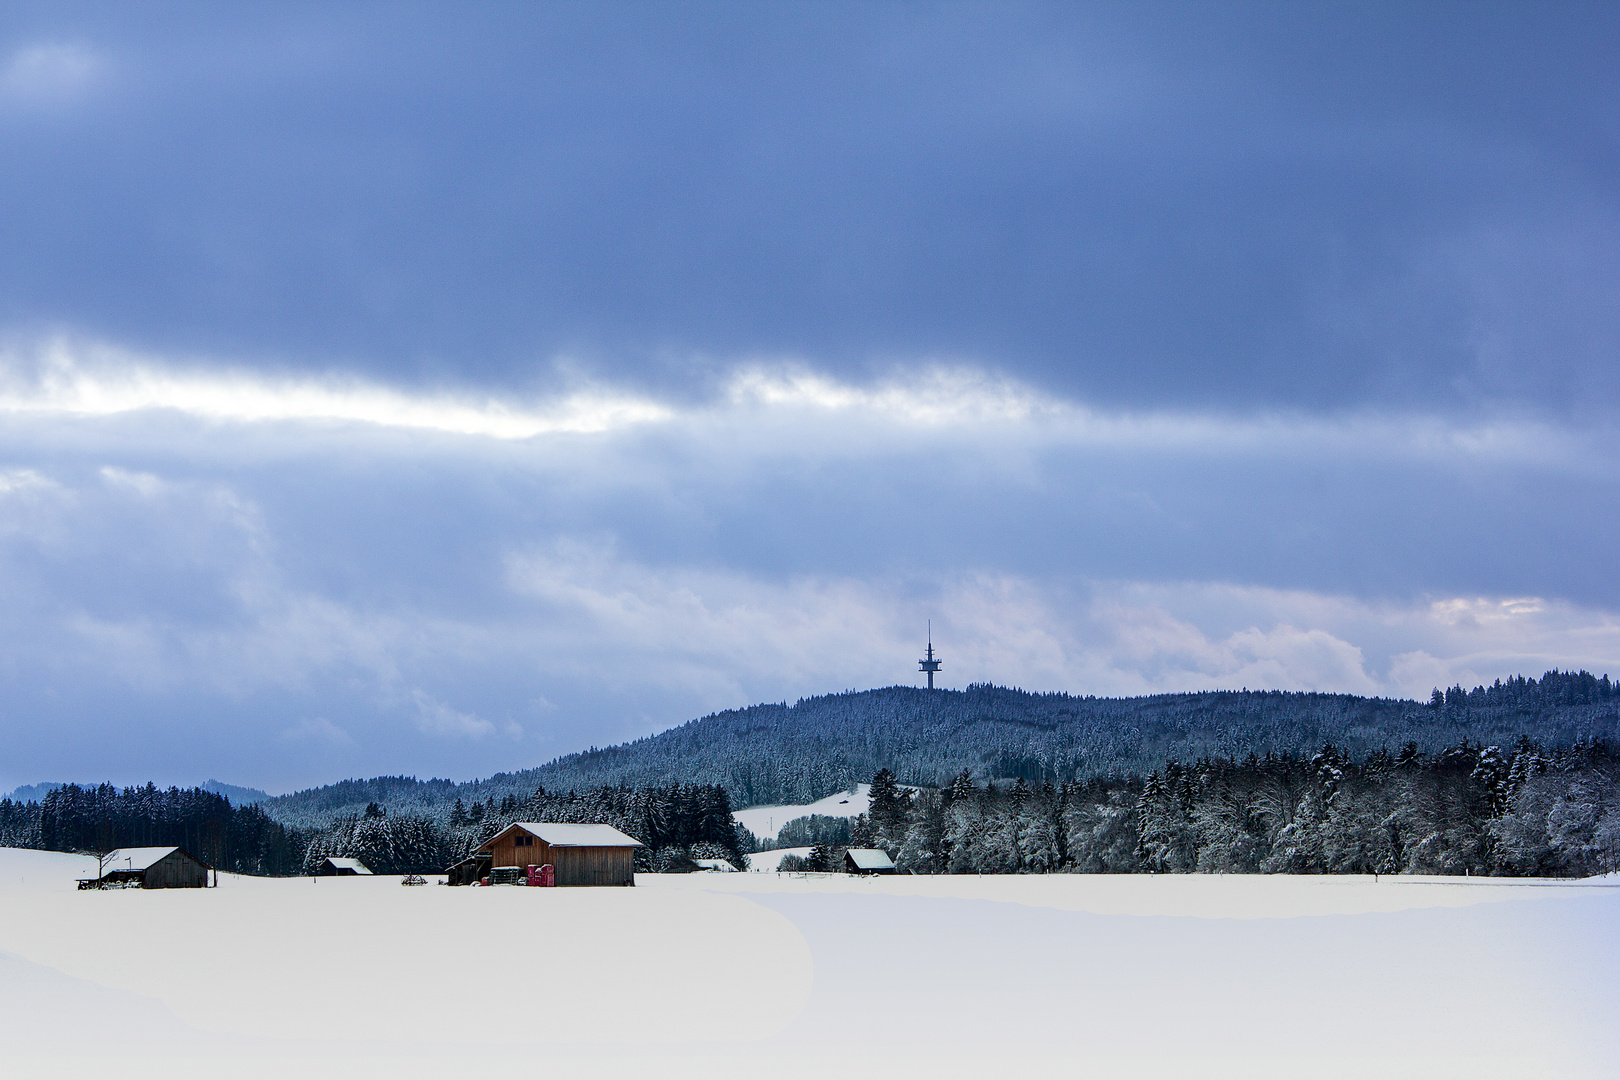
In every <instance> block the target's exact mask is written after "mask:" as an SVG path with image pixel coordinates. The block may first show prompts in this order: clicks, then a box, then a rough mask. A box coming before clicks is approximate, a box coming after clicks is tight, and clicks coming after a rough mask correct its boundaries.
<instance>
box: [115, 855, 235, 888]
mask: <svg viewBox="0 0 1620 1080" xmlns="http://www.w3.org/2000/svg"><path fill="white" fill-rule="evenodd" d="M208 871H209V867H208V866H207V864H205V863H204V862H203V861H202V860H201V859H198V858H196V857H194V856H193V855H191V854H190V853H188V852H187V851H185V850H184V849H183V848H177V847H134V848H129V847H127V848H119V849H118V850H117V851H109V852H108V853H107V854H106V855H103V856H102V858H101V877H100V879H99V880H100V881H101V882H102V883H104V884H108V885H119V884H134V883H137V882H138V883H139V884H140V887H141V888H143V889H205V888H207V887H208Z"/></svg>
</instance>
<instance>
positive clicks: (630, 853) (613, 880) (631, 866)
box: [480, 832, 636, 885]
mask: <svg viewBox="0 0 1620 1080" xmlns="http://www.w3.org/2000/svg"><path fill="white" fill-rule="evenodd" d="M520 835H526V834H523V833H518V832H510V833H508V834H507V835H505V836H502V837H500V838H498V839H497V840H496V841H495V842H494V843H493V844H489V845H486V846H485V847H483V848H481V849H480V850H482V851H487V852H489V853H490V855H491V856H492V858H491V861H490V865H492V866H544V865H546V864H547V863H550V864H551V865H552V866H553V867H555V868H556V871H557V884H558V885H634V884H635V877H636V863H635V859H636V854H635V849H634V848H625V847H552V846H551V845H550V844H548V843H546V842H545V841H544V840H542V839H540V838H539V837H538V836H536V837H534V843H533V845H531V846H529V847H519V846H518V845H517V838H518V837H519V836H520Z"/></svg>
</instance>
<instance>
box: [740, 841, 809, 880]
mask: <svg viewBox="0 0 1620 1080" xmlns="http://www.w3.org/2000/svg"><path fill="white" fill-rule="evenodd" d="M809 854H810V849H809V848H807V847H785V848H773V849H772V850H770V851H756V852H754V853H753V854H752V855H750V856H748V869H750V870H752V871H753V872H754V873H756V874H765V873H775V872H776V868H777V867H779V866H781V865H782V860H783V859H784V858H786V857H787V856H789V855H797V856H798V857H799V858H801V859H803V858H805V857H807V856H808V855H809Z"/></svg>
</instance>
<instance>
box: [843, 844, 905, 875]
mask: <svg viewBox="0 0 1620 1080" xmlns="http://www.w3.org/2000/svg"><path fill="white" fill-rule="evenodd" d="M849 859H850V862H853V863H854V864H855V869H857V870H893V869H894V860H893V859H891V858H889V853H888V852H887V851H883V850H882V849H880V848H865V847H852V848H850V849H849Z"/></svg>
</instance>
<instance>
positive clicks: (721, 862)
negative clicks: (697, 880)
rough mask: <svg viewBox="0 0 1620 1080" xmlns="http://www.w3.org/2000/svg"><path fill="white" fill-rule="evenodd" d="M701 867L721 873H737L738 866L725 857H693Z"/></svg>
mask: <svg viewBox="0 0 1620 1080" xmlns="http://www.w3.org/2000/svg"><path fill="white" fill-rule="evenodd" d="M692 861H693V862H695V863H697V864H698V866H699V867H700V868H701V869H704V870H713V871H715V872H716V873H721V874H735V873H736V872H737V868H736V867H735V866H732V865H731V863H730V862H728V861H726V860H725V859H693V860H692Z"/></svg>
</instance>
